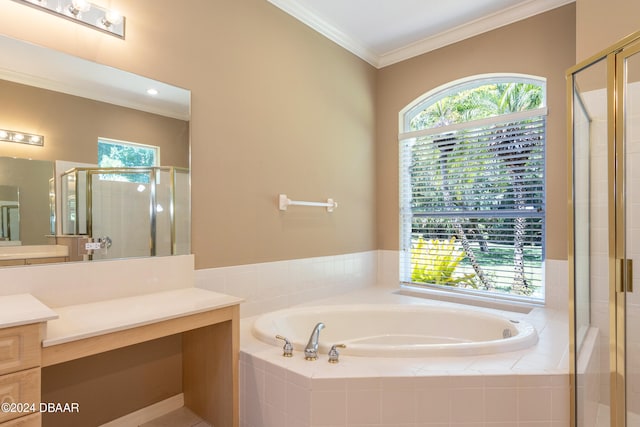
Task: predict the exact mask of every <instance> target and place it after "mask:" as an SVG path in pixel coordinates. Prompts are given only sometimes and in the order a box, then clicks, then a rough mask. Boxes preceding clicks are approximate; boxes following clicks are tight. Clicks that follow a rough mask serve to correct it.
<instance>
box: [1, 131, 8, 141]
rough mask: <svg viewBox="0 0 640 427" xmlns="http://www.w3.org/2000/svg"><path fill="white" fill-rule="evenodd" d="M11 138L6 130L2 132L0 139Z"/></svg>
mask: <svg viewBox="0 0 640 427" xmlns="http://www.w3.org/2000/svg"><path fill="white" fill-rule="evenodd" d="M7 138H9V132H7V131H6V130H0V139H7Z"/></svg>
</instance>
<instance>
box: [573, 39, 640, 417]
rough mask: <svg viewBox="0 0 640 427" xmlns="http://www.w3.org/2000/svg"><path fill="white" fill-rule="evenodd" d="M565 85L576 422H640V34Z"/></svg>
mask: <svg viewBox="0 0 640 427" xmlns="http://www.w3.org/2000/svg"><path fill="white" fill-rule="evenodd" d="M567 83H568V84H567V98H568V102H569V105H568V107H569V108H568V113H569V121H568V127H569V160H570V163H569V164H570V167H569V194H570V200H569V203H570V207H571V209H570V218H569V221H570V227H569V239H568V240H569V267H570V268H569V278H570V290H571V299H570V301H571V317H570V326H571V334H572V336H571V345H570V350H571V381H572V388H571V391H572V393H571V403H572V419H571V424H572V426H580V427H582V426H587V427H605V426H606V427H609V426H611V427H624V426H629V427H634V426H640V323H639V322H638V320H639V318H640V295H638V292H637V291H636V292H634V287H635V288H636V289H638V286H637V283H635V280H634V273H635V277H640V276H639V275H638V272H637V271H635V272H634V270H635V269H636V268H637V266H638V265H639V264H640V262H639V261H636V262H635V265H634V260H636V259H637V258H638V257H639V256H640V33H636V34H633V35H631V36H629V37H627V38H625V39H624V40H622V41H620V42H619V43H618V44H616V45H614V46H612V47H611V48H610V49H607V50H606V51H604V52H601V53H600V54H597V55H595V56H593V57H592V58H590V59H588V60H587V61H584V62H582V63H580V64H578V65H576V66H575V67H573V68H571V69H570V70H569V71H568V72H567ZM634 285H635V286H634Z"/></svg>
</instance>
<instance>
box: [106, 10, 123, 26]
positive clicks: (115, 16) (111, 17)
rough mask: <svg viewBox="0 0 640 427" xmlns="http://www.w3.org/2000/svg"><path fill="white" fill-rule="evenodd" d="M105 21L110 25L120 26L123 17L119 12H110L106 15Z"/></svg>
mask: <svg viewBox="0 0 640 427" xmlns="http://www.w3.org/2000/svg"><path fill="white" fill-rule="evenodd" d="M104 20H105V21H106V22H109V25H107V26H111V25H118V24H120V23H121V22H122V15H121V14H120V12H118V11H117V10H108V11H107V13H105V14H104Z"/></svg>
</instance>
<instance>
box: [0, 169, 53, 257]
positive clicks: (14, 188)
mask: <svg viewBox="0 0 640 427" xmlns="http://www.w3.org/2000/svg"><path fill="white" fill-rule="evenodd" d="M51 178H53V162H50V161H46V160H27V159H14V158H10V157H0V205H1V206H2V230H1V232H0V241H1V242H2V243H4V244H5V245H7V244H9V245H11V246H16V245H46V244H47V243H48V241H47V235H49V234H50V229H49V224H50V209H49V208H50V207H49V180H50V179H51ZM2 243H0V244H2Z"/></svg>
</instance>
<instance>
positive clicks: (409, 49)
mask: <svg viewBox="0 0 640 427" xmlns="http://www.w3.org/2000/svg"><path fill="white" fill-rule="evenodd" d="M573 2H575V0H529V1H527V2H525V3H521V4H519V5H516V6H512V7H509V8H507V9H504V10H501V11H499V12H496V13H494V14H491V15H488V16H485V17H483V18H480V19H476V20H474V21H471V22H469V23H466V24H464V25H459V26H457V27H454V28H452V29H450V30H448V31H444V32H442V33H439V34H436V35H434V36H431V37H427V38H425V39H422V40H419V41H417V42H415V43H411V44H410V45H408V46H405V47H403V48H400V49H396V50H393V51H391V52H388V53H385V54H383V55H380V56H379V57H378V61H377V64H378V68H383V67H386V66H388V65H392V64H395V63H397V62H401V61H404V60H406V59H409V58H413V57H415V56H418V55H422V54H424V53H427V52H431V51H433V50H436V49H439V48H441V47H444V46H448V45H450V44H453V43H457V42H459V41H462V40H465V39H468V38H471V37H474V36H477V35H479V34H482V33H486V32H488V31H491V30H495V29H496V28H500V27H504V26H506V25H509V24H513V23H514V22H518V21H521V20H523V19H526V18H530V17H532V16H534V15H538V14H540V13H543V12H547V11H549V10H552V9H556V8H558V7H560V6H564V5H566V4H569V3H573Z"/></svg>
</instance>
